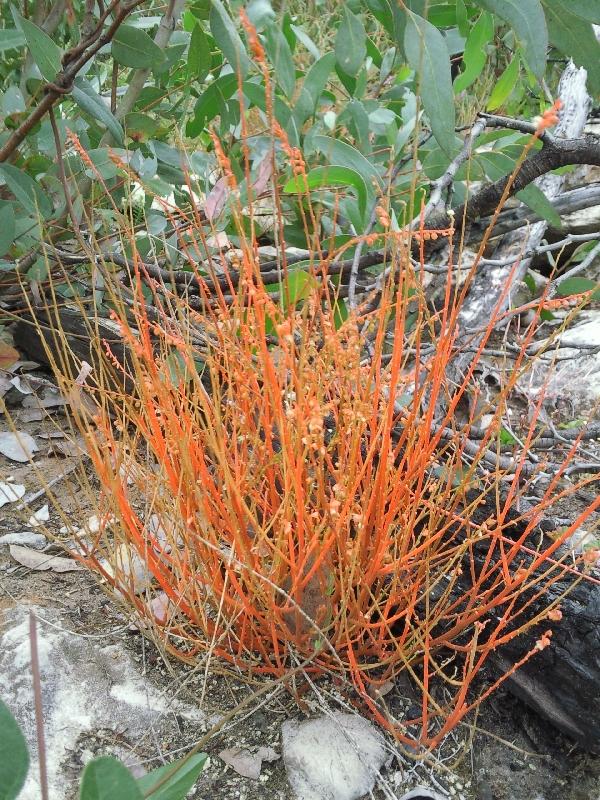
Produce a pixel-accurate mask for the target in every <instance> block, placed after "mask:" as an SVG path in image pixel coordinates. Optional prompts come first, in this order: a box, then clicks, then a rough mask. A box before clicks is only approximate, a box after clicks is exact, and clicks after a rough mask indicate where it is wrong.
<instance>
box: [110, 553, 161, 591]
mask: <svg viewBox="0 0 600 800" xmlns="http://www.w3.org/2000/svg"><path fill="white" fill-rule="evenodd" d="M110 561H111V563H108V564H106V566H105V570H106V571H107V572H108V574H109V575H110V576H111V578H113V580H114V581H115V588H116V589H118V590H122V591H123V592H124V593H128V592H130V591H131V590H132V589H133V592H134V593H135V594H141V593H142V592H145V591H146V589H147V588H148V587H149V586H150V584H151V583H152V573H151V572H150V571H149V570H148V565H147V564H146V563H145V562H144V561H143V560H142V559H141V558H140V556H139V555H138V553H136V552H135V550H133V548H132V547H131V546H129V545H126V544H120V545H118V546H117V548H116V550H115V553H114V556H113V557H112V558H111V559H110Z"/></svg>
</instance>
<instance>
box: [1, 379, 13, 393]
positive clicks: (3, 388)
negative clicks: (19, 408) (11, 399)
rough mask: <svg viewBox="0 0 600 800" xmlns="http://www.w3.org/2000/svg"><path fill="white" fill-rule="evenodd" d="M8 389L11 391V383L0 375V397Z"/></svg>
mask: <svg viewBox="0 0 600 800" xmlns="http://www.w3.org/2000/svg"><path fill="white" fill-rule="evenodd" d="M10 389H12V383H11V381H10V380H9V379H8V378H6V377H5V376H4V375H0V397H4V395H5V394H6V393H7V392H8V391H10Z"/></svg>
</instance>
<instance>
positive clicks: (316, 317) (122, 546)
mask: <svg viewBox="0 0 600 800" xmlns="http://www.w3.org/2000/svg"><path fill="white" fill-rule="evenodd" d="M451 234H452V232H451V231H438V232H428V231H423V230H421V231H420V232H419V231H417V232H416V233H415V234H414V235H415V236H417V237H420V238H421V239H426V238H428V237H431V236H437V235H444V236H451ZM380 235H382V236H385V237H386V238H387V240H388V243H389V250H390V261H389V264H390V265H391V267H390V269H389V270H388V277H387V279H386V281H385V282H384V284H383V286H382V287H381V291H380V293H379V295H378V300H377V303H368V302H367V303H365V304H364V305H363V306H359V307H358V308H357V309H356V311H355V312H352V313H350V314H349V315H347V317H346V314H344V313H343V307H342V304H341V301H340V297H339V287H334V286H332V285H331V284H330V282H329V281H328V280H327V269H328V266H329V262H328V261H327V260H325V259H322V260H319V259H317V258H315V260H314V261H313V263H312V265H311V266H310V268H309V269H308V270H304V269H301V268H298V269H297V270H296V271H294V270H293V269H292V268H288V269H285V268H284V269H282V271H281V280H280V283H279V285H278V287H277V288H278V291H277V292H276V293H273V291H272V288H273V287H266V286H265V285H264V283H263V281H262V276H261V272H260V270H259V267H258V262H257V258H256V255H255V252H254V250H253V246H252V244H253V243H252V241H248V242H245V243H244V245H243V251H242V257H241V260H240V265H239V270H240V272H239V274H234V273H233V272H232V271H231V270H229V269H228V267H227V265H226V264H225V263H224V262H223V264H222V270H223V275H222V276H221V277H222V280H221V281H220V282H215V281H213V282H212V283H211V291H209V289H208V283H209V281H208V279H207V278H203V277H202V276H201V275H200V274H199V273H197V274H196V278H197V280H198V282H199V285H200V303H198V302H197V303H196V304H195V305H196V306H198V305H199V306H200V310H195V309H193V308H191V306H190V303H189V302H188V300H186V299H184V298H182V297H179V296H177V295H175V294H173V293H171V292H169V291H168V290H167V289H166V287H165V286H164V285H163V286H160V287H159V286H158V284H157V283H156V281H154V280H152V279H151V278H150V277H149V276H148V275H147V274H145V273H144V268H143V266H141V262H139V261H136V265H137V266H136V267H135V269H134V270H132V274H131V276H130V278H131V281H132V285H133V302H132V304H131V305H130V307H129V308H128V309H127V308H125V306H124V305H122V306H121V308H120V311H119V312H118V313H115V315H114V319H115V321H116V323H117V325H118V326H119V329H120V333H121V335H122V337H123V339H124V341H125V342H126V344H127V346H128V350H129V356H128V358H127V360H126V365H125V366H121V365H120V364H119V362H117V360H116V358H115V356H114V354H112V353H111V351H110V349H109V348H107V349H106V352H105V356H106V362H107V363H110V362H113V367H112V368H113V371H114V369H115V366H114V365H117V366H116V369H117V371H119V370H120V371H121V372H122V379H123V380H124V381H126V383H127V385H128V386H129V387H130V389H129V390H128V394H125V395H122V394H119V393H118V391H117V390H116V389H115V387H114V380H113V382H112V383H111V382H110V381H108V380H97V381H96V383H97V387H96V388H95V389H90V395H91V397H92V398H94V400H95V403H96V412H95V414H94V415H93V417H90V416H89V413H88V412H86V411H85V410H84V406H82V407H81V410H80V423H81V425H82V428H83V430H84V431H85V434H86V437H87V441H88V445H89V452H90V455H91V458H92V461H93V465H94V470H95V473H96V475H97V476H98V478H99V481H100V484H101V487H102V501H101V504H102V508H103V511H104V512H105V513H104V519H105V521H106V524H105V525H104V526H103V528H102V530H101V531H100V533H99V534H97V536H96V538H95V540H94V541H93V542H92V543H89V544H88V545H87V549H86V554H85V556H84V561H85V562H86V563H87V564H88V565H90V566H91V567H92V568H93V569H95V570H97V571H98V572H99V573H100V574H101V575H102V576H103V577H104V578H105V579H106V580H107V581H109V582H110V583H111V585H113V586H114V587H115V588H116V589H117V590H118V591H119V592H120V594H121V595H122V596H124V597H125V598H126V599H127V600H128V601H129V602H130V603H131V604H132V605H133V606H134V607H135V608H136V609H137V610H138V612H139V613H140V614H142V615H143V616H144V618H145V619H146V621H147V623H148V624H150V625H152V626H154V628H155V629H156V630H157V632H158V635H159V636H160V638H161V640H162V641H163V642H164V643H165V646H166V647H167V649H168V650H170V651H171V652H173V653H175V654H177V655H178V656H179V657H182V658H184V659H187V660H192V661H193V660H194V659H195V658H197V657H198V655H199V654H200V653H203V652H208V651H209V652H211V653H212V654H213V655H214V656H215V657H218V658H220V659H224V660H226V661H229V662H232V663H234V664H236V665H237V666H238V667H241V668H243V669H245V670H250V671H252V672H255V673H262V674H270V675H282V674H285V671H286V669H287V668H288V666H289V664H290V658H291V654H292V653H294V654H296V655H297V656H299V657H301V658H307V657H311V658H312V661H311V667H310V669H312V670H313V671H315V672H317V673H318V672H323V671H327V672H330V673H331V672H333V673H335V674H338V675H339V676H340V677H343V678H345V679H347V680H349V681H351V683H352V685H353V686H354V687H355V688H356V689H357V691H358V692H359V694H360V696H361V697H362V698H363V700H364V701H365V702H366V703H367V704H368V705H369V706H370V708H371V711H372V712H373V713H374V714H375V716H377V717H378V718H379V719H380V720H381V721H382V722H384V723H387V722H388V720H387V718H386V716H385V715H384V714H383V712H382V710H381V708H380V707H379V706H378V705H377V703H376V702H375V701H374V700H372V699H371V695H372V694H373V692H372V691H369V690H372V689H373V688H376V687H377V686H379V685H382V684H383V683H385V682H386V681H387V680H389V679H390V678H393V677H394V676H396V675H397V674H398V673H399V672H400V671H402V670H406V671H408V672H409V673H410V675H411V676H412V678H413V679H414V681H415V682H416V685H418V686H419V687H420V688H421V691H422V698H423V700H422V709H421V717H420V724H421V736H420V738H421V741H422V743H424V744H426V745H428V746H433V745H435V744H436V743H437V742H439V741H440V740H441V738H442V737H443V736H444V735H445V733H446V732H447V731H448V730H449V729H450V728H451V727H453V726H454V725H455V724H457V722H458V721H459V720H460V719H461V718H462V717H463V716H464V715H465V713H466V712H467V710H468V709H469V707H470V705H469V703H470V702H471V701H469V700H468V695H467V692H468V689H469V687H470V686H471V684H472V682H473V678H474V677H475V675H476V674H477V672H478V671H479V670H480V669H481V667H482V666H483V665H484V663H485V662H486V660H487V659H488V658H489V656H490V654H491V653H492V652H493V651H494V649H496V648H497V647H500V646H501V645H502V644H503V643H505V642H507V641H508V640H510V639H512V638H513V637H515V636H517V635H519V634H520V633H522V632H523V631H524V630H526V629H527V628H529V627H531V626H532V625H534V624H536V623H538V622H539V621H540V620H539V618H538V617H534V618H531V615H528V613H527V610H528V608H530V606H531V603H532V598H535V597H538V596H541V595H543V592H544V591H545V590H546V589H547V588H548V586H549V585H550V584H551V583H552V582H553V581H555V580H557V579H558V578H559V577H561V576H562V575H564V573H565V571H566V570H569V569H572V567H570V566H569V565H568V564H566V563H565V560H564V556H560V554H559V552H557V551H559V548H560V545H561V544H562V543H564V542H565V541H566V540H567V539H568V537H569V536H570V535H571V534H572V533H573V531H574V530H575V528H576V527H577V525H578V524H580V523H581V522H582V521H583V519H585V518H586V517H587V516H589V514H591V513H592V512H593V511H594V509H595V507H597V506H598V504H599V502H600V501H598V502H596V503H595V504H593V505H592V506H590V507H589V508H587V509H586V510H585V512H583V513H582V515H581V516H580V518H579V519H578V520H577V521H576V522H575V523H574V524H573V525H572V526H571V527H570V528H569V529H567V530H565V531H564V532H563V533H562V534H561V535H560V536H559V537H557V538H555V539H554V540H553V541H549V542H546V543H545V544H544V545H543V548H542V549H539V547H538V544H533V543H532V542H533V531H534V530H535V526H536V524H537V522H538V520H539V517H540V515H541V514H542V512H543V511H544V509H545V508H546V507H547V506H549V505H551V504H552V503H554V502H555V501H556V499H557V497H558V496H560V492H559V490H558V488H557V486H558V481H559V479H560V475H561V473H562V471H564V468H566V466H567V464H568V461H569V458H572V455H573V452H574V448H573V449H572V450H571V451H570V453H569V454H567V456H566V459H565V465H564V467H563V470H561V471H559V473H558V474H557V475H555V476H554V478H553V479H552V481H551V482H550V484H549V486H548V489H547V490H546V493H545V495H544V497H543V498H542V500H540V502H539V504H538V506H537V507H536V508H535V509H534V510H533V512H530V513H529V514H528V515H527V516H523V518H522V519H521V520H520V524H519V526H518V527H516V528H515V519H514V515H511V514H510V509H511V507H512V506H513V505H514V504H515V500H516V499H517V498H519V497H520V496H522V495H523V494H524V493H526V492H527V487H528V485H529V482H530V481H531V480H532V476H531V475H530V473H529V472H528V471H527V469H526V467H525V455H524V454H523V455H521V456H519V457H517V458H516V459H515V460H514V461H511V459H508V461H509V462H511V463H509V464H508V463H504V462H503V461H502V460H501V459H499V458H496V454H495V451H494V446H496V445H497V443H498V433H499V430H500V424H501V419H502V415H503V413H504V410H505V408H506V402H507V397H508V394H509V393H510V391H511V389H512V387H513V385H514V382H515V381H516V377H517V375H518V372H519V370H520V369H521V368H522V366H521V360H520V359H517V361H516V365H515V369H514V371H513V373H512V375H511V377H510V379H509V380H508V381H507V384H506V386H505V387H504V389H503V390H502V392H501V393H500V396H499V398H498V399H497V408H496V409H495V410H493V421H492V423H491V424H490V425H489V427H488V428H487V430H486V433H485V436H484V438H483V439H482V440H481V441H480V442H479V443H478V445H477V446H476V447H475V449H473V446H472V444H473V443H472V442H471V441H470V440H469V433H470V431H471V429H472V428H473V426H474V425H476V424H477V423H478V422H479V417H476V416H475V413H477V414H478V415H481V414H482V413H484V412H489V411H490V409H484V410H483V411H482V410H481V407H480V404H478V403H476V402H473V401H474V399H476V398H474V397H473V393H474V392H475V389H474V382H473V381H472V374H473V369H474V367H475V366H476V364H477V362H478V359H479V354H476V355H475V358H474V361H473V362H472V364H471V367H470V369H469V370H468V372H467V374H466V375H465V377H464V379H463V380H462V382H459V383H458V384H456V383H454V382H452V381H451V380H450V379H449V377H448V375H449V373H450V368H451V367H452V364H453V360H454V359H455V358H456V357H457V355H458V354H459V352H460V349H459V348H458V347H457V315H458V311H459V309H460V302H461V298H460V297H455V296H454V295H453V294H452V293H451V291H450V286H451V270H449V272H448V286H447V291H446V301H445V303H444V306H443V308H442V310H441V311H437V312H432V311H430V310H428V307H427V304H426V298H425V292H424V289H423V285H422V275H420V274H419V273H418V271H417V272H415V271H414V269H412V267H410V262H409V260H408V249H407V242H406V241H404V238H403V236H401V235H400V234H391V233H388V234H380ZM331 257H332V256H329V258H330V259H331ZM227 282H229V288H228V289H227V290H226V292H224V291H223V290H222V289H221V288H220V284H223V283H227ZM143 283H145V284H146V285H150V286H152V287H153V289H154V313H153V315H152V318H151V317H150V316H149V311H148V307H147V305H146V302H145V301H144V298H143V295H142V285H143ZM542 304H543V300H542V301H540V306H541V305H542ZM344 317H346V318H344ZM499 317H500V313H499V314H498V318H499ZM495 322H496V319H492V320H490V322H489V324H488V326H487V330H486V332H485V334H484V336H483V340H482V344H481V346H480V351H479V352H481V348H483V346H484V344H485V342H486V341H487V339H488V338H489V336H490V334H491V332H492V329H493V326H494V323H495ZM535 326H536V323H535V322H533V323H532V324H531V325H530V326H529V328H528V330H527V331H526V333H525V335H524V336H523V337H522V344H523V352H524V350H525V348H526V346H527V344H528V343H529V342H530V341H531V338H532V336H533V334H534V332H535ZM390 334H391V335H390ZM365 342H368V346H366V347H365ZM92 377H93V376H92ZM98 386H100V387H102V388H98ZM467 399H468V400H469V402H468V404H467V406H468V408H470V409H475V408H479V410H478V411H477V412H475V411H474V410H471V411H467V412H465V411H464V405H465V400H467ZM540 402H541V401H540ZM461 409H462V410H461ZM461 414H462V418H461ZM534 416H535V415H534ZM459 419H461V422H460V423H459V422H458V420H459ZM534 432H535V419H534V420H533V421H532V422H531V424H530V427H529V429H528V432H527V434H526V440H525V449H526V448H527V447H528V446H530V445H531V441H532V439H533V437H534ZM505 461H507V459H505ZM543 466H544V465H543V464H540V465H538V469H539V470H543ZM501 490H502V491H501ZM482 505H483V506H484V507H485V514H483V515H482V513H481V510H480V507H481V506H482ZM515 530H517V533H515V532H514V531H515ZM136 561H137V562H138V563H142V564H144V565H145V568H146V569H147V570H148V572H149V575H150V577H151V578H152V580H153V585H152V587H150V588H148V587H146V589H145V591H142V592H140V589H139V586H137V585H136V582H135V580H134V573H135V569H134V562H136ZM159 597H160V598H161V599H160V601H159V600H158V598H159ZM552 619H556V616H554V617H552ZM549 635H550V634H549V633H548V634H547V635H546V634H545V635H544V636H542V637H541V638H540V640H539V642H538V647H543V646H545V645H546V644H547V643H548V641H549V639H548V637H549ZM528 655H530V654H528ZM440 685H443V686H444V687H445V692H444V694H443V696H442V695H441V694H440V693H439V691H438V689H436V688H435V687H436V686H437V687H438V688H439V686H440ZM396 734H397V736H398V737H399V739H401V740H403V741H405V742H409V741H411V739H410V737H408V736H407V735H406V734H405V733H403V732H402V731H400V730H396Z"/></svg>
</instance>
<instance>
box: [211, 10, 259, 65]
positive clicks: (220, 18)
mask: <svg viewBox="0 0 600 800" xmlns="http://www.w3.org/2000/svg"><path fill="white" fill-rule="evenodd" d="M209 22H210V31H211V33H212V35H213V36H214V37H215V42H216V43H217V44H218V45H219V47H220V48H221V50H222V51H223V53H224V55H225V58H226V59H227V61H229V63H230V65H231V68H232V69H233V71H234V73H235V75H236V77H237V76H239V77H241V78H245V77H246V75H247V74H248V72H249V71H250V66H251V62H250V59H249V58H248V54H247V53H246V48H245V46H244V43H243V42H242V40H241V38H240V35H239V33H238V32H237V30H236V27H235V25H234V24H233V20H232V19H231V17H230V16H229V14H228V13H227V11H226V9H225V6H224V5H223V3H222V2H221V0H212V5H211V9H210V16H209Z"/></svg>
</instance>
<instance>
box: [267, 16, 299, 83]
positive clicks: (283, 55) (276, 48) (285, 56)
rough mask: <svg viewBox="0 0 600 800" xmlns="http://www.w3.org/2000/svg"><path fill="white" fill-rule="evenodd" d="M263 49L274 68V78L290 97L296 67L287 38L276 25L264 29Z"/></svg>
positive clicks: (294, 80)
mask: <svg viewBox="0 0 600 800" xmlns="http://www.w3.org/2000/svg"><path fill="white" fill-rule="evenodd" d="M265 49H266V51H267V55H268V56H269V59H270V60H271V64H273V67H274V68H275V80H276V81H277V83H278V84H279V86H281V88H282V89H283V91H284V93H285V95H286V97H289V98H291V97H292V95H293V94H294V90H295V89H296V67H295V66H294V59H293V57H292V51H291V50H290V46H289V44H288V42H287V39H286V38H285V36H284V35H283V33H282V32H281V31H280V30H279V28H278V27H277V26H276V25H270V26H269V27H268V28H267V30H266V31H265Z"/></svg>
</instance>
